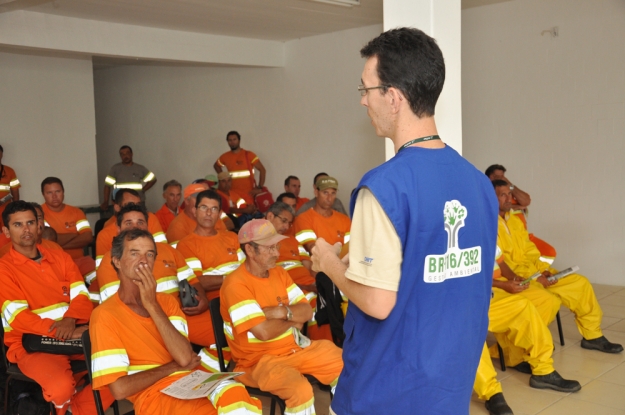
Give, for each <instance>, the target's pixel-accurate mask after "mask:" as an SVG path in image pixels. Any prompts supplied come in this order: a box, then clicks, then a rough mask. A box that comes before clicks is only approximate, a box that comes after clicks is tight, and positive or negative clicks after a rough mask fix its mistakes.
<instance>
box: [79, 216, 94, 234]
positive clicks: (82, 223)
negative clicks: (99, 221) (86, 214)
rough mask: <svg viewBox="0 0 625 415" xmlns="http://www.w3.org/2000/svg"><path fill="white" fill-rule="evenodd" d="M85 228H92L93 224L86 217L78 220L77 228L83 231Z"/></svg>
mask: <svg viewBox="0 0 625 415" xmlns="http://www.w3.org/2000/svg"><path fill="white" fill-rule="evenodd" d="M83 229H91V226H90V225H89V222H88V221H87V220H85V219H81V220H79V221H78V222H76V230H77V231H78V232H80V231H82V230H83Z"/></svg>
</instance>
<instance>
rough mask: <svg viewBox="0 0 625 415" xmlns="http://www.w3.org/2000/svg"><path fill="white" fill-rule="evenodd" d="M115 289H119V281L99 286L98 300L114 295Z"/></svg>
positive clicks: (104, 299)
mask: <svg viewBox="0 0 625 415" xmlns="http://www.w3.org/2000/svg"><path fill="white" fill-rule="evenodd" d="M117 290H119V281H113V282H109V283H108V284H106V285H104V286H102V287H100V298H101V300H100V301H101V302H105V301H106V300H108V299H109V298H111V297H112V296H114V295H115V293H116V292H117Z"/></svg>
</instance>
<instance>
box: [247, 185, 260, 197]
mask: <svg viewBox="0 0 625 415" xmlns="http://www.w3.org/2000/svg"><path fill="white" fill-rule="evenodd" d="M262 191H263V189H259V188H258V187H255V188H253V189H252V190H250V191H249V194H250V195H251V196H252V197H254V196H256V195H257V194H259V193H262Z"/></svg>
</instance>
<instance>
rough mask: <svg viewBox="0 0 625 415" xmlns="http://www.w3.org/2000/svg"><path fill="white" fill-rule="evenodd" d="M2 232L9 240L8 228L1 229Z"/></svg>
mask: <svg viewBox="0 0 625 415" xmlns="http://www.w3.org/2000/svg"><path fill="white" fill-rule="evenodd" d="M2 232H3V233H4V236H6V237H7V238H9V239H11V234H10V233H9V228H7V227H6V226H3V227H2Z"/></svg>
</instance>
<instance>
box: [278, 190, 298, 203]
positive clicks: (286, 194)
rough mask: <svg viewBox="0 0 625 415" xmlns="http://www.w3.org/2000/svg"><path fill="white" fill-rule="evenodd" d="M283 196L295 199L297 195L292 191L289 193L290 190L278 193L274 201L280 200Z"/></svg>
mask: <svg viewBox="0 0 625 415" xmlns="http://www.w3.org/2000/svg"><path fill="white" fill-rule="evenodd" d="M285 197H290V198H291V199H295V200H297V196H295V195H294V194H293V193H291V192H284V193H280V195H279V196H278V198H277V199H276V202H282V201H283V200H284V198H285Z"/></svg>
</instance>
